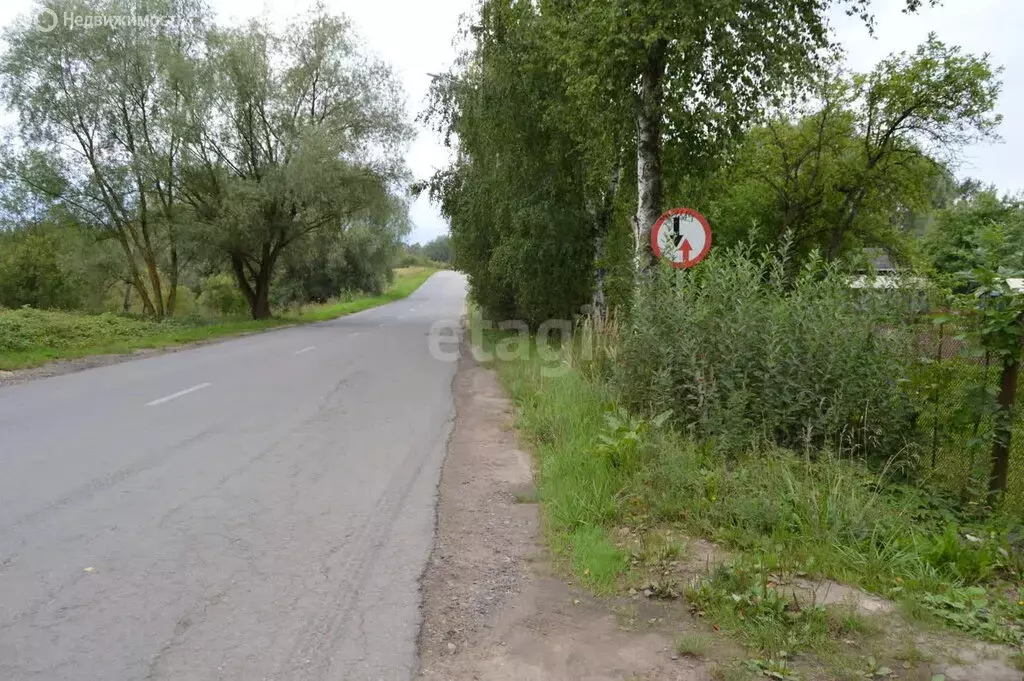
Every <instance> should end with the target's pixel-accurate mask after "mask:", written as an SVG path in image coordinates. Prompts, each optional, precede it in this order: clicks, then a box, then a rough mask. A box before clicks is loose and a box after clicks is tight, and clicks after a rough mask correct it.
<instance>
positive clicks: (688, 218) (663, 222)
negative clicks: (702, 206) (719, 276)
mask: <svg viewBox="0 0 1024 681" xmlns="http://www.w3.org/2000/svg"><path fill="white" fill-rule="evenodd" d="M651 250H653V251H654V256H655V257H656V258H658V259H659V260H660V259H661V258H668V260H669V263H670V264H671V265H672V267H693V266H694V265H696V264H697V263H699V262H700V261H701V260H703V259H704V257H705V256H706V255H707V254H708V251H709V250H711V227H710V226H709V225H708V221H707V218H705V217H704V216H703V215H701V214H700V213H698V212H697V211H695V210H694V209H692V208H673V209H672V210H667V211H665V212H664V213H662V214H661V217H659V218H658V221H657V222H655V223H654V227H653V228H652V229H651Z"/></svg>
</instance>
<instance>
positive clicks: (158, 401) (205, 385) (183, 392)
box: [146, 383, 211, 407]
mask: <svg viewBox="0 0 1024 681" xmlns="http://www.w3.org/2000/svg"><path fill="white" fill-rule="evenodd" d="M210 385H211V384H210V383H200V384H199V385H194V386H192V387H191V388H186V389H185V390H179V391H178V392H176V393H174V394H173V395H168V396H166V397H161V398H159V399H156V400H153V401H152V402H146V406H147V407H155V406H156V405H158V404H163V403H164V402H170V401H171V400H174V399H177V398H179V397H182V396H183V395H188V394H189V393H194V392H195V391H197V390H202V389H203V388H209V387H210Z"/></svg>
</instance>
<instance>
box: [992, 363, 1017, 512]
mask: <svg viewBox="0 0 1024 681" xmlns="http://www.w3.org/2000/svg"><path fill="white" fill-rule="evenodd" d="M1019 373H1020V348H1019V347H1018V350H1017V352H1016V353H1014V354H1013V355H1011V356H1009V357H1007V358H1006V359H1004V360H1003V371H1002V375H1001V376H1000V379H999V395H998V397H996V405H997V407H998V410H997V411H996V423H995V440H994V442H993V443H992V472H991V474H990V476H989V483H988V490H989V496H990V497H991V500H992V501H993V502H995V501H996V500H997V498H998V496H999V495H1000V494H1002V493H1004V492H1006V482H1007V477H1008V476H1009V471H1010V440H1011V439H1012V438H1013V404H1014V402H1016V400H1017V378H1018V375H1019Z"/></svg>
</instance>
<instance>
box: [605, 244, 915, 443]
mask: <svg viewBox="0 0 1024 681" xmlns="http://www.w3.org/2000/svg"><path fill="white" fill-rule="evenodd" d="M791 265H792V263H790V262H789V261H788V260H787V257H786V249H785V248H783V252H782V254H781V255H779V254H775V253H772V252H770V251H765V252H763V253H761V254H757V253H754V252H752V251H751V250H750V249H749V248H746V247H740V248H737V249H725V250H722V251H719V252H717V253H712V255H711V257H709V258H708V259H707V260H705V261H704V262H703V263H701V264H700V266H698V267H696V268H694V269H692V270H687V271H681V272H674V271H668V270H667V268H664V269H661V270H659V271H656V272H652V273H651V274H650V275H649V276H648V277H647V279H646V280H645V281H644V282H643V283H642V284H641V286H640V290H639V293H638V296H639V297H638V301H639V303H638V304H637V305H636V308H635V310H634V314H633V316H632V319H631V322H630V326H629V327H628V328H627V329H625V330H624V333H623V334H622V339H621V348H620V354H619V358H618V360H619V361H618V366H619V368H620V369H619V371H618V374H617V383H618V385H619V387H620V388H621V391H622V395H623V398H624V400H625V402H626V404H627V405H628V406H629V407H630V408H632V409H634V410H635V409H640V410H642V411H644V412H646V413H651V414H655V413H660V412H662V411H664V410H665V409H669V408H671V409H672V410H673V414H674V419H675V421H676V422H677V423H678V424H679V425H681V426H684V427H686V428H687V429H690V430H692V431H694V433H695V434H696V435H698V436H700V437H710V438H712V439H713V440H714V441H715V444H716V446H717V447H719V448H722V449H724V450H726V451H731V452H735V451H740V450H742V449H744V448H747V447H751V446H760V445H762V444H764V443H774V444H778V445H781V446H784V447H788V448H793V449H797V450H804V451H808V450H811V449H814V450H817V449H820V448H823V447H825V448H834V449H837V450H842V451H844V452H850V451H856V452H857V453H859V454H861V455H878V456H884V457H888V456H891V455H893V454H895V453H897V452H900V451H902V450H903V448H904V447H905V445H906V444H907V443H908V441H911V440H913V439H914V437H915V435H914V432H915V428H914V413H913V409H912V404H911V402H910V400H909V398H908V396H907V395H906V393H905V391H904V390H903V389H902V387H901V386H902V383H903V381H904V380H905V376H906V375H907V373H908V369H909V366H910V363H911V361H912V359H913V357H914V352H913V351H912V347H911V337H910V335H909V334H908V333H907V332H906V331H904V330H903V327H902V326H901V324H900V315H901V314H903V313H904V312H905V311H907V310H908V309H909V307H910V305H909V302H908V299H910V298H913V296H908V295H906V294H905V293H904V292H901V291H900V290H896V289H874V288H871V287H865V288H854V287H852V286H851V284H850V279H849V277H848V276H847V275H845V274H844V273H843V272H841V271H840V270H839V269H838V268H836V267H835V266H833V265H827V264H825V263H824V262H823V261H821V260H820V259H817V258H812V259H811V260H810V262H809V263H808V264H807V265H805V266H804V267H803V268H801V269H800V270H799V271H798V272H795V273H794V272H792V271H791V270H792V266H791Z"/></svg>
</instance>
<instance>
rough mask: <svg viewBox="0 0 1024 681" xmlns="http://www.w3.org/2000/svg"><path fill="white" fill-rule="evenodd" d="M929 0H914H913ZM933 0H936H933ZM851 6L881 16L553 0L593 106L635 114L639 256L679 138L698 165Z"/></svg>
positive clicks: (710, 3) (802, 6)
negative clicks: (669, 152)
mask: <svg viewBox="0 0 1024 681" xmlns="http://www.w3.org/2000/svg"><path fill="white" fill-rule="evenodd" d="M922 1H923V0H907V2H906V9H907V10H908V11H914V10H916V9H918V7H919V6H920V5H921V4H922ZM930 2H931V4H934V0H930ZM832 8H845V10H846V11H847V13H849V14H857V15H859V16H860V17H861V18H862V19H863V20H864V21H865V22H866V23H867V24H868V26H869V27H870V26H871V25H872V17H871V15H870V0H745V1H744V2H720V1H719V0H694V1H692V2H685V3H664V2H657V1H655V0H553V1H552V2H550V3H548V4H547V5H546V11H547V12H548V13H550V14H555V15H557V17H558V18H559V20H560V21H561V22H562V23H563V29H562V30H561V35H562V36H563V37H564V42H563V47H564V50H563V54H564V57H563V60H564V64H565V67H566V68H567V69H568V71H569V72H570V73H571V74H572V77H571V80H572V81H574V82H575V83H576V85H574V91H575V94H576V95H577V96H578V97H580V98H581V101H582V102H587V103H588V106H595V105H597V106H603V107H605V108H608V109H612V110H618V111H621V112H622V114H623V115H625V116H628V117H629V118H630V119H631V120H632V122H633V124H634V130H635V133H634V137H633V142H634V145H633V146H634V148H635V158H636V202H637V203H636V212H635V215H634V217H633V229H634V243H635V246H636V253H637V260H638V263H639V264H640V265H641V266H642V265H643V264H644V263H646V262H648V261H649V259H650V257H652V254H651V253H650V246H649V244H650V230H651V228H652V226H653V224H654V222H655V221H656V220H657V218H658V216H659V215H660V213H661V212H662V209H663V208H664V206H663V205H662V197H663V182H664V181H663V171H662V161H663V154H664V149H665V146H666V145H675V146H676V147H678V149H677V150H676V151H675V156H676V157H677V158H678V159H679V160H680V161H681V162H683V163H687V164H696V165H699V164H701V163H704V162H705V161H707V160H708V159H710V158H713V157H714V155H715V153H716V151H717V150H718V149H719V148H721V146H722V144H723V143H724V142H725V141H726V140H728V139H730V138H732V137H735V136H736V135H738V134H739V133H740V132H742V131H743V130H744V128H745V127H746V126H747V125H748V124H749V122H750V121H751V120H753V119H755V118H756V117H757V115H758V114H759V113H760V112H761V111H763V110H764V109H765V108H766V107H767V106H768V105H769V104H771V103H772V102H773V101H777V100H778V98H779V97H780V96H781V95H782V94H783V93H786V92H791V91H792V90H793V89H794V88H795V87H797V86H798V85H799V83H800V82H801V80H802V79H803V78H804V77H805V76H807V75H808V74H809V73H810V72H811V71H812V70H813V68H814V67H815V66H816V65H818V64H819V63H820V62H821V60H822V59H823V58H824V57H825V56H826V54H827V52H828V50H829V48H831V47H832V42H831V38H830V34H829V29H828V23H827V13H828V12H829V10H831V9H832Z"/></svg>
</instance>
